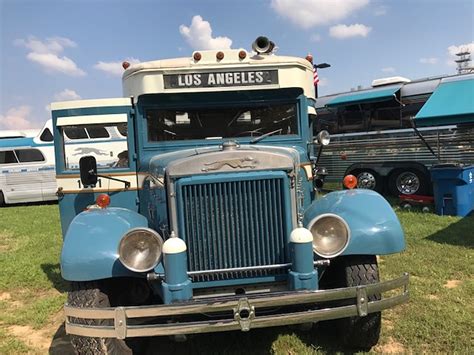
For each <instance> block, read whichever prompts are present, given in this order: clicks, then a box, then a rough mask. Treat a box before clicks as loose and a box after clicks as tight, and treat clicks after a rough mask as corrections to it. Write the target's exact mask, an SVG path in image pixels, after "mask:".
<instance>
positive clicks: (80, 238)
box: [61, 207, 148, 281]
mask: <svg viewBox="0 0 474 355" xmlns="http://www.w3.org/2000/svg"><path fill="white" fill-rule="evenodd" d="M137 227H148V221H147V219H146V218H145V217H144V216H142V215H140V214H138V213H136V212H133V211H130V210H127V209H124V208H117V207H109V208H105V209H91V210H89V211H84V212H81V213H80V214H78V215H77V216H76V217H75V218H74V219H73V221H72V222H71V224H70V226H69V229H68V230H67V233H66V236H65V238H64V244H63V249H62V253H61V274H62V276H63V278H64V279H65V280H68V281H85V280H97V279H103V278H109V277H120V276H140V274H137V273H134V272H131V271H129V270H128V269H126V268H125V267H124V266H123V265H122V263H121V262H120V260H118V253H117V250H118V245H119V242H120V239H121V238H122V237H123V235H124V234H125V233H126V232H127V231H128V230H130V229H131V228H137Z"/></svg>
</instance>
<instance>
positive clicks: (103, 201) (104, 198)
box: [95, 194, 110, 208]
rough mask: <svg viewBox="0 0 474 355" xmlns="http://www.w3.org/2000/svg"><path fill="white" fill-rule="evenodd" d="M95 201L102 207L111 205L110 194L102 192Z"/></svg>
mask: <svg viewBox="0 0 474 355" xmlns="http://www.w3.org/2000/svg"><path fill="white" fill-rule="evenodd" d="M95 202H96V203H97V206H99V207H100V208H106V207H107V206H108V205H110V196H109V195H107V194H100V195H99V196H97V200H96V201H95Z"/></svg>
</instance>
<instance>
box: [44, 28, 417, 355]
mask: <svg viewBox="0 0 474 355" xmlns="http://www.w3.org/2000/svg"><path fill="white" fill-rule="evenodd" d="M273 46H274V45H273V43H272V42H271V41H269V40H268V39H267V38H265V37H259V38H258V39H257V40H256V41H255V42H254V45H253V49H254V52H247V51H246V50H244V49H237V50H229V49H227V50H206V51H195V52H194V53H192V54H191V55H190V56H188V57H184V58H176V59H165V60H157V61H152V62H145V63H139V64H135V65H132V66H129V65H128V63H124V68H126V70H125V71H124V74H123V79H122V80H123V89H124V96H125V97H124V98H116V99H104V100H90V101H71V102H65V103H53V104H52V106H51V107H52V112H53V122H54V133H55V135H54V137H55V152H56V173H57V181H58V189H59V191H60V198H59V207H60V212H61V224H62V230H63V236H64V244H63V248H62V253H61V273H62V276H63V278H64V279H65V280H67V281H69V282H70V283H71V289H70V292H69V294H68V300H67V304H66V305H65V315H66V331H67V332H68V333H69V334H71V340H72V344H73V346H74V348H75V350H76V351H77V352H78V353H84V354H89V353H94V354H95V353H116V352H120V353H131V352H132V351H134V350H135V349H136V347H137V346H139V344H140V343H141V341H138V342H137V341H134V340H137V338H140V337H141V338H143V337H150V336H172V337H181V339H182V338H183V337H184V336H186V335H187V334H197V333H205V332H220V331H231V330H242V331H248V330H250V329H254V328H262V327H272V326H278V325H287V324H298V323H310V324H311V323H314V322H318V321H325V320H338V321H336V322H335V323H334V324H333V326H335V327H336V329H337V331H338V332H340V336H341V339H343V341H344V343H345V344H346V345H347V346H348V347H351V348H361V349H368V348H370V347H372V346H373V345H375V344H376V343H377V341H378V338H379V333H380V327H381V315H380V312H381V310H383V309H386V308H390V307H393V306H395V305H398V304H401V303H403V302H406V301H407V300H408V291H407V285H408V275H407V274H403V275H401V276H400V277H398V278H395V279H392V280H388V281H380V279H379V273H378V266H377V258H376V255H377V254H380V255H384V254H391V253H397V252H400V251H402V250H403V249H404V246H405V241H404V235H403V231H402V228H401V226H400V223H399V221H398V219H397V217H396V215H395V213H394V212H393V210H392V208H391V207H390V205H389V204H388V203H387V202H386V201H385V199H384V198H383V197H381V196H380V195H379V194H377V193H376V192H373V191H367V190H348V191H338V192H333V193H329V194H327V195H325V196H324V197H318V191H317V189H316V188H315V185H316V187H317V186H319V182H318V181H319V179H320V176H319V168H320V166H319V163H318V161H317V158H316V157H317V151H318V149H320V147H321V145H322V144H328V142H329V137H328V136H327V132H326V133H324V132H321V133H320V134H318V138H317V140H316V141H314V140H313V138H312V129H311V125H312V123H313V121H312V119H311V117H312V116H314V113H315V111H314V102H315V92H314V86H313V68H312V65H311V63H310V62H308V61H307V60H306V59H303V58H298V57H287V56H277V55H274V54H273V53H272V49H273ZM104 123H107V124H110V125H115V124H126V127H127V132H128V134H127V143H126V144H127V147H126V152H127V154H126V156H127V157H128V161H127V163H126V164H117V165H116V166H113V167H112V166H109V167H108V168H104V169H102V170H99V168H98V162H97V159H96V158H95V157H94V156H92V155H91V156H87V155H86V156H83V157H82V158H81V159H80V161H79V166H74V165H68V158H69V156H70V152H68V149H67V145H66V142H65V141H64V134H63V132H64V130H65V129H67V127H69V125H74V126H75V127H91V128H93V127H95V126H96V125H100V124H104ZM386 291H393V292H390V294H388V295H387V296H386V297H385V298H383V299H382V298H381V295H382V293H384V292H386ZM142 340H143V339H142ZM153 351H156V352H159V351H160V349H153Z"/></svg>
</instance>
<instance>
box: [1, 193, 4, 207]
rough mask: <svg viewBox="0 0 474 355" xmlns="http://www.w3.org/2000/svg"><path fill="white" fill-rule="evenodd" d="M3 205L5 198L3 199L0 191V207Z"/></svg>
mask: <svg viewBox="0 0 474 355" xmlns="http://www.w3.org/2000/svg"><path fill="white" fill-rule="evenodd" d="M4 204H5V197H3V192H2V191H0V206H3V205H4Z"/></svg>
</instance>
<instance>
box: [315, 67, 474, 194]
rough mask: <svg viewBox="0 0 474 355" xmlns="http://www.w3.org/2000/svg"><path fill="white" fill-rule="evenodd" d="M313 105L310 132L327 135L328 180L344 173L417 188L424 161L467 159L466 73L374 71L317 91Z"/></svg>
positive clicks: (472, 113) (473, 158) (422, 181)
mask: <svg viewBox="0 0 474 355" xmlns="http://www.w3.org/2000/svg"><path fill="white" fill-rule="evenodd" d="M316 111H317V118H316V122H317V124H316V125H315V132H317V131H319V130H321V129H326V130H328V131H329V132H330V133H331V138H332V141H331V145H330V146H329V147H327V148H326V149H324V150H323V152H322V156H321V163H322V164H323V165H324V166H326V167H327V169H328V176H327V181H330V182H338V183H341V182H342V179H343V178H344V176H346V175H348V174H352V175H355V176H356V177H357V179H358V187H359V188H366V189H371V190H375V191H378V192H381V193H384V194H391V195H394V196H398V195H401V194H406V195H411V194H418V195H424V194H431V193H432V191H431V180H430V174H429V169H430V167H431V166H433V165H435V164H439V163H462V164H473V163H474V123H473V122H474V74H463V75H453V76H443V77H433V78H426V79H420V80H414V81H410V80H407V79H405V78H400V77H395V78H389V79H388V80H382V79H379V80H375V81H374V83H373V87H371V88H369V89H363V90H355V91H350V92H345V93H340V94H334V95H327V96H323V97H320V98H318V99H317V102H316ZM413 125H415V127H418V132H419V134H421V136H422V137H423V138H424V140H425V141H426V142H427V143H428V146H429V147H428V146H427V145H426V144H425V143H424V142H423V140H422V139H420V136H419V134H418V133H417V132H416V131H415V130H414V129H413ZM430 147H431V150H430Z"/></svg>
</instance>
